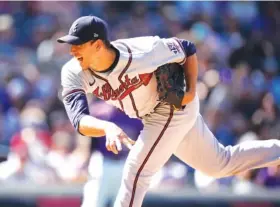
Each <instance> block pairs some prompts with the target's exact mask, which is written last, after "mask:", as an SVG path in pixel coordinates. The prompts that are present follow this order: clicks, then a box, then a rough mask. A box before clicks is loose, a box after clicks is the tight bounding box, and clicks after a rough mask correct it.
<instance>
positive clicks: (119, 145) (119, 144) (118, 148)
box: [116, 140, 122, 151]
mask: <svg viewBox="0 0 280 207" xmlns="http://www.w3.org/2000/svg"><path fill="white" fill-rule="evenodd" d="M116 146H117V150H118V151H121V150H122V143H121V141H120V140H116Z"/></svg>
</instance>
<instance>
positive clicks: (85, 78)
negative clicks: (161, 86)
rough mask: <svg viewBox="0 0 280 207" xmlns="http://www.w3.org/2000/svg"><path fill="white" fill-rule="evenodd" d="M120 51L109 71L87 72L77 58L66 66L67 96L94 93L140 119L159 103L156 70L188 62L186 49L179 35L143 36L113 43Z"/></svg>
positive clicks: (63, 83)
mask: <svg viewBox="0 0 280 207" xmlns="http://www.w3.org/2000/svg"><path fill="white" fill-rule="evenodd" d="M111 44H112V45H113V46H114V47H115V48H116V49H117V50H118V51H119V53H120V56H119V61H118V63H117V65H116V67H115V68H114V69H113V70H112V71H110V72H107V73H100V72H99V73H98V72H92V71H91V70H85V71H83V70H82V69H81V67H80V64H79V62H78V61H77V60H76V59H75V58H73V59H72V60H70V61H69V62H68V63H66V64H65V65H64V67H63V68H62V75H61V80H62V86H63V96H66V95H69V94H71V93H76V92H79V91H82V92H84V93H92V94H94V95H95V96H97V97H98V98H100V99H102V100H104V101H106V102H107V103H109V104H112V105H114V106H116V107H117V108H119V109H121V110H122V111H124V112H125V113H126V114H127V115H128V116H129V117H132V118H139V117H142V116H144V115H146V114H149V113H151V112H152V111H153V109H154V107H155V106H156V105H157V104H158V101H157V99H158V94H157V90H156V88H157V84H156V79H155V76H154V75H153V72H154V71H155V70H156V69H157V67H158V66H160V65H163V64H165V63H170V62H177V63H184V61H185V52H184V49H183V46H182V44H181V42H180V41H179V40H178V39H176V38H169V39H161V38H159V37H157V36H156V37H139V38H132V39H122V40H117V41H114V42H111Z"/></svg>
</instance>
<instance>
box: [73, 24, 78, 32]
mask: <svg viewBox="0 0 280 207" xmlns="http://www.w3.org/2000/svg"><path fill="white" fill-rule="evenodd" d="M77 29H78V23H76V24H75V25H74V28H73V31H74V32H77Z"/></svg>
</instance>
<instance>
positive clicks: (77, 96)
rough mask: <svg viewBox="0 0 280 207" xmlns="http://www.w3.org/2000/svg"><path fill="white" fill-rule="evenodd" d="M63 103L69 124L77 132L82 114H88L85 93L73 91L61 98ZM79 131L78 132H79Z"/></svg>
mask: <svg viewBox="0 0 280 207" xmlns="http://www.w3.org/2000/svg"><path fill="white" fill-rule="evenodd" d="M63 104H64V107H65V110H66V113H67V115H68V118H69V120H70V122H71V124H72V125H73V126H74V127H75V129H76V130H77V132H79V123H80V120H81V118H82V117H83V116H84V115H89V108H88V102H87V98H86V95H85V93H83V92H75V93H71V94H68V95H66V96H65V97H64V98H63ZM79 133H80V132H79Z"/></svg>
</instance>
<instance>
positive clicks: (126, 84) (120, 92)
mask: <svg viewBox="0 0 280 207" xmlns="http://www.w3.org/2000/svg"><path fill="white" fill-rule="evenodd" d="M152 76H153V74H152V73H147V74H141V75H139V77H138V76H135V77H133V78H129V77H128V75H125V77H124V81H122V82H121V83H120V86H119V87H118V88H117V89H116V90H114V89H113V88H112V87H111V85H110V84H109V83H105V84H104V85H103V86H102V87H97V88H96V89H95V90H94V91H93V94H94V95H95V96H96V97H98V98H100V99H103V100H104V101H108V100H113V101H115V100H122V99H124V98H125V97H126V96H127V95H128V94H130V93H131V92H132V91H134V90H135V89H137V88H139V87H140V86H142V85H144V86H147V85H148V84H149V82H150V80H151V78H152Z"/></svg>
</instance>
